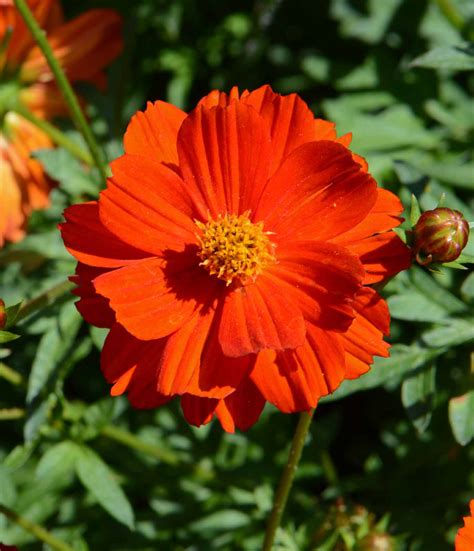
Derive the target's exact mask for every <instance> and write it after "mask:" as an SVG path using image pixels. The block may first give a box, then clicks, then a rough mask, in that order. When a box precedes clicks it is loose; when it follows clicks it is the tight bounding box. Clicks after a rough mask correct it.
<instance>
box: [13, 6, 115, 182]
mask: <svg viewBox="0 0 474 551" xmlns="http://www.w3.org/2000/svg"><path fill="white" fill-rule="evenodd" d="M15 6H16V8H17V9H18V11H19V13H20V15H21V17H22V18H23V20H24V22H25V24H26V26H27V27H28V29H29V31H30V32H31V34H32V35H33V38H34V39H35V41H36V43H37V44H38V47H39V48H40V50H41V51H42V52H43V55H44V57H45V59H46V61H47V62H48V65H49V67H50V69H51V72H52V73H53V75H54V78H55V79H56V83H57V85H58V88H59V90H60V91H61V93H62V95H63V97H64V100H65V102H66V104H67V106H68V108H69V111H70V113H71V117H72V119H73V121H74V123H75V125H76V127H77V129H78V130H79V131H80V132H81V133H82V135H83V136H84V139H85V140H86V143H87V146H88V147H89V151H90V153H91V156H92V158H93V159H94V163H95V165H96V166H97V168H98V169H99V172H100V174H101V176H102V178H103V180H104V182H105V180H106V178H107V170H106V166H105V164H104V162H103V158H104V157H103V155H102V154H101V151H100V147H99V144H98V143H97V141H96V139H95V137H94V134H93V132H92V130H91V128H90V126H89V124H88V123H87V120H86V118H85V116H84V113H83V112H82V110H81V106H80V105H79V101H78V99H77V97H76V95H75V93H74V90H73V89H72V86H71V85H70V84H69V81H68V79H67V77H66V74H65V73H64V70H63V69H62V67H61V65H60V63H59V61H58V60H57V59H56V57H55V56H54V52H53V49H52V48H51V46H50V44H49V42H48V39H47V38H46V33H45V32H44V31H43V30H42V29H41V27H40V26H39V25H38V22H37V21H36V19H35V17H34V15H33V13H32V12H31V10H30V8H29V7H28V4H27V2H26V0H15Z"/></svg>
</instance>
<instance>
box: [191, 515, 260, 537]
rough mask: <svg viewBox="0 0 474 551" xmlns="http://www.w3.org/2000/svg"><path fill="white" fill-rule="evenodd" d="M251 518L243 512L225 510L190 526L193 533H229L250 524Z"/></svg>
mask: <svg viewBox="0 0 474 551" xmlns="http://www.w3.org/2000/svg"><path fill="white" fill-rule="evenodd" d="M249 522H250V518H249V516H248V515H246V514H245V513H242V511H239V510H235V509H225V510H223V511H217V512H215V513H212V514H210V515H207V516H205V517H203V518H201V519H199V520H197V521H195V522H193V523H192V524H191V526H190V528H191V530H192V531H193V532H227V531H231V530H236V529H237V528H241V527H242V526H246V525H247V524H249Z"/></svg>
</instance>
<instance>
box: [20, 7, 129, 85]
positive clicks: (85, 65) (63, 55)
mask: <svg viewBox="0 0 474 551" xmlns="http://www.w3.org/2000/svg"><path fill="white" fill-rule="evenodd" d="M48 42H49V43H50V45H51V47H52V48H53V51H54V55H55V57H56V59H58V60H59V62H60V63H61V65H62V67H63V69H64V70H65V71H66V74H67V75H68V77H69V79H70V80H72V81H74V80H91V78H92V79H93V78H94V77H96V76H97V73H98V72H99V71H100V70H101V69H103V68H104V67H105V66H106V65H108V64H109V63H110V62H111V61H113V60H114V59H115V58H116V57H117V56H118V55H119V54H120V52H121V51H122V48H123V43H122V18H121V17H120V15H119V14H118V13H117V12H116V11H114V10H105V9H97V10H89V11H86V12H85V13H83V14H81V15H79V16H78V17H76V18H75V19H73V20H71V21H69V22H67V23H65V24H64V25H61V26H60V27H58V28H56V29H54V30H53V31H52V32H50V33H49V35H48ZM20 76H21V78H22V80H24V81H27V82H28V81H33V80H37V81H40V82H52V81H53V80H54V75H53V74H52V72H51V69H50V68H49V65H48V63H47V61H46V59H45V58H44V56H43V54H42V52H41V50H40V48H39V47H38V46H35V47H34V48H33V49H32V50H31V51H30V52H29V54H28V56H27V57H26V60H25V62H24V63H23V65H22V67H21V73H20Z"/></svg>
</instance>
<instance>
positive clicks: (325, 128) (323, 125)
mask: <svg viewBox="0 0 474 551" xmlns="http://www.w3.org/2000/svg"><path fill="white" fill-rule="evenodd" d="M336 136H337V135H336V123H334V122H329V121H325V120H324V119H315V120H314V139H315V140H316V141H320V140H330V141H333V140H336V139H337V138H336Z"/></svg>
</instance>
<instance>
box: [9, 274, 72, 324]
mask: <svg viewBox="0 0 474 551" xmlns="http://www.w3.org/2000/svg"><path fill="white" fill-rule="evenodd" d="M72 289H74V283H72V282H70V281H62V282H61V283H58V284H57V285H55V286H54V287H51V289H48V290H47V291H45V292H44V293H41V294H40V295H38V296H37V297H35V298H33V299H31V300H29V301H27V302H25V304H23V305H22V306H21V308H20V310H19V311H18V314H17V316H16V318H15V323H18V322H19V321H21V320H22V319H24V318H26V317H28V316H30V315H31V314H33V313H34V312H36V311H37V310H41V309H42V308H45V307H46V306H50V305H51V304H53V302H55V300H56V299H58V298H59V297H62V296H63V295H64V294H66V293H67V292H69V291H71V290H72Z"/></svg>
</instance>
